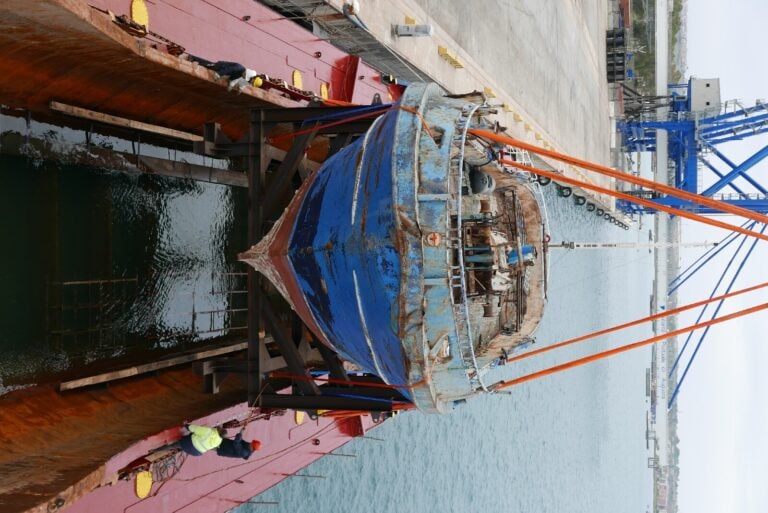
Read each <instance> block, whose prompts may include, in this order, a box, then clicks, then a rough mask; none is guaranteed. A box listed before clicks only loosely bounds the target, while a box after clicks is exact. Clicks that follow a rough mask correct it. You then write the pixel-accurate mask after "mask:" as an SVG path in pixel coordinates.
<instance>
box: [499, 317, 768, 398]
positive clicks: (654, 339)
mask: <svg viewBox="0 0 768 513" xmlns="http://www.w3.org/2000/svg"><path fill="white" fill-rule="evenodd" d="M766 308H768V303H763V304H761V305H757V306H753V307H751V308H746V309H744V310H739V311H738V312H734V313H732V314H728V315H724V316H722V317H718V318H717V319H712V320H709V321H705V322H702V323H699V324H694V325H693V326H688V327H687V328H681V329H679V330H675V331H672V332H669V333H662V334H661V335H657V336H655V337H651V338H648V339H645V340H641V341H640V342H634V343H632V344H627V345H624V346H621V347H617V348H615V349H610V350H608V351H603V352H601V353H596V354H593V355H591V356H587V357H585V358H579V359H577V360H572V361H570V362H567V363H563V364H561V365H555V366H554V367H549V368H548V369H544V370H540V371H538V372H534V373H532V374H527V375H525V376H520V377H519V378H515V379H512V380H509V381H502V382H499V383H498V384H497V385H494V386H492V387H491V388H492V389H493V390H500V389H502V388H508V387H511V386H513V385H519V384H520V383H525V382H526V381H532V380H534V379H538V378H541V377H544V376H549V375H550V374H555V373H557V372H562V371H564V370H567V369H572V368H574V367H579V366H581V365H584V364H587V363H591V362H595V361H597V360H602V359H604V358H608V357H609V356H614V355H617V354H620V353H625V352H627V351H631V350H632V349H637V348H638V347H643V346H647V345H650V344H654V343H656V342H659V341H661V340H665V339H668V338H671V337H675V336H677V335H682V334H683V333H688V332H689V331H694V330H697V329H699V328H704V327H706V326H713V325H715V324H720V323H722V322H727V321H730V320H733V319H736V318H739V317H743V316H745V315H749V314H751V313H755V312H759V311H760V310H765V309H766Z"/></svg>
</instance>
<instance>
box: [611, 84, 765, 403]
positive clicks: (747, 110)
mask: <svg viewBox="0 0 768 513" xmlns="http://www.w3.org/2000/svg"><path fill="white" fill-rule="evenodd" d="M631 92H633V93H634V91H631ZM669 93H670V94H669V96H667V97H662V98H660V97H653V98H633V101H634V102H635V104H636V107H635V111H634V112H629V113H628V114H629V115H628V118H632V119H626V120H625V121H623V122H621V123H620V124H619V130H620V131H621V133H622V139H623V143H624V145H625V148H626V150H627V151H628V152H639V151H656V150H657V148H658V146H659V137H658V136H659V131H660V130H663V131H665V132H666V134H667V156H668V160H669V165H670V166H671V169H673V170H674V186H675V187H677V188H678V189H683V190H685V191H688V192H692V193H695V194H701V195H703V196H707V197H712V198H714V199H718V200H720V201H724V202H727V203H730V204H732V205H738V206H740V207H743V208H747V209H750V210H753V211H755V212H760V213H766V212H768V190H766V188H765V187H763V186H762V185H761V184H760V182H758V181H757V180H755V179H754V178H753V177H751V176H750V175H749V174H748V172H749V171H750V170H752V169H753V168H755V166H756V165H757V164H759V163H760V162H762V161H763V160H764V159H765V158H766V157H768V145H766V146H764V147H763V148H761V149H759V150H757V151H756V152H755V153H754V154H752V155H750V156H749V157H747V158H746V159H744V160H743V161H742V162H740V163H737V162H735V161H734V159H731V158H729V157H728V156H727V155H726V150H725V147H724V145H725V144H726V143H730V142H732V141H739V140H745V139H748V138H754V137H757V136H760V135H761V134H766V133H768V104H765V103H763V102H760V101H758V102H756V103H755V105H754V106H751V107H744V106H742V105H740V104H738V103H737V102H726V103H725V104H722V103H721V101H720V83H719V80H717V79H694V78H691V79H689V80H688V83H687V84H673V85H670V87H669ZM635 94H636V93H635ZM659 107H668V114H667V115H666V119H654V118H651V117H650V116H648V113H649V112H653V111H654V110H657V109H658V108H659ZM659 165H663V164H661V163H659ZM706 172H711V173H713V174H714V176H712V175H709V176H707V179H706V180H705V179H703V178H704V173H706ZM737 180H738V181H737ZM705 182H706V183H705ZM726 190H727V192H726ZM628 192H629V193H630V194H634V195H640V196H643V197H645V198H646V199H651V201H653V202H654V203H658V204H660V205H669V206H673V207H676V208H680V209H686V210H690V211H692V212H696V213H699V214H705V215H706V214H719V213H721V212H719V211H716V210H714V209H712V208H710V207H705V206H701V205H696V204H693V203H690V202H687V201H685V200H681V199H678V198H672V197H666V196H662V195H659V194H658V193H655V192H651V191H645V190H635V191H628ZM617 208H620V209H621V210H623V211H624V212H626V213H654V212H656V210H655V209H653V208H650V207H644V206H640V205H633V204H631V203H629V202H626V201H619V202H617ZM747 224H749V223H745V224H744V225H742V226H746V225H747ZM755 224H756V223H754V222H752V223H751V224H750V227H751V228H753V227H755ZM766 228H768V225H763V226H762V228H761V230H760V233H763V232H765V230H766ZM738 238H739V236H737V234H735V233H734V234H731V235H728V236H727V237H726V238H725V239H724V240H723V241H721V242H722V243H721V244H719V245H717V247H716V248H712V249H711V250H709V251H707V253H705V254H704V255H702V257H701V258H700V259H699V260H697V261H696V262H694V264H692V266H691V267H689V268H688V269H686V270H685V271H683V272H682V273H681V274H680V275H679V276H677V277H676V278H675V279H674V280H672V282H671V283H670V284H669V286H668V290H667V293H668V295H671V294H673V293H674V292H675V291H676V290H677V289H678V288H679V287H680V286H681V285H683V284H684V283H685V282H686V281H687V280H688V279H689V278H690V277H692V276H693V275H694V274H696V272H697V271H699V270H700V269H701V268H703V267H704V266H705V265H706V264H707V263H708V262H709V261H710V260H711V259H712V258H713V257H714V256H715V255H717V253H719V252H721V251H722V250H724V249H725V247H726V246H728V245H729V244H730V243H731V242H734V241H735V240H736V239H738ZM746 242H747V240H746V237H742V240H741V242H740V244H739V246H738V248H737V249H736V251H735V253H734V254H733V255H732V256H731V257H730V258H729V259H728V261H727V263H726V266H725V269H724V270H723V271H722V273H721V275H720V277H719V278H718V279H717V283H716V284H715V285H714V287H713V288H712V293H711V295H710V297H713V296H714V295H715V294H716V293H717V291H718V289H719V288H720V287H721V285H723V284H724V283H725V281H726V275H730V280H729V282H728V283H727V288H726V293H727V292H729V291H730V290H731V288H732V287H733V286H734V283H735V282H736V280H737V279H738V277H739V275H740V273H741V271H742V270H743V268H744V266H745V264H746V262H747V261H748V260H749V257H750V255H751V254H752V251H753V250H754V248H755V245H756V243H757V240H753V241H752V244H751V247H749V249H748V250H747V251H746V254H742V247H744V246H745V243H746ZM707 255H708V256H707ZM702 260H703V261H702ZM737 262H738V264H737ZM732 266H735V267H736V269H735V270H734V271H731V272H730V273H729V269H730V268H731V267H732ZM722 304H723V303H722V300H721V301H720V302H719V303H718V304H717V305H716V307H715V309H714V312H713V313H712V314H711V319H715V318H716V317H717V315H718V313H719V311H720V308H721V306H722ZM706 310H707V307H706V306H705V307H704V308H703V309H702V310H701V312H700V313H699V316H698V319H697V320H696V323H697V324H698V323H699V322H700V321H701V320H702V318H703V317H704V315H705V313H706ZM708 332H709V328H708V327H707V328H706V329H705V330H703V332H701V333H700V334H699V336H698V341H697V342H696V343H695V344H694V345H693V349H692V352H691V354H690V355H689V357H688V359H687V363H686V364H685V365H683V366H682V367H680V368H682V374H681V376H680V378H679V380H678V383H677V385H676V386H675V387H674V390H673V391H672V393H671V396H670V397H669V400H668V403H667V407H668V408H671V407H672V406H673V404H674V402H675V399H676V398H677V396H678V393H679V391H680V387H681V386H682V384H683V382H684V381H685V378H686V376H687V374H688V371H689V370H690V367H691V364H692V363H693V361H694V359H695V358H696V355H697V353H698V351H699V349H700V348H701V346H702V343H703V342H704V339H705V338H706V336H707V333H708ZM693 335H694V334H693V332H691V333H689V334H688V337H687V338H686V340H685V343H684V344H683V347H682V348H681V349H680V351H679V354H678V355H677V358H676V359H675V360H674V363H673V364H672V365H671V367H670V369H669V377H672V376H673V375H674V374H675V372H676V371H677V370H678V366H679V364H681V363H683V362H682V361H681V360H682V357H683V353H685V351H686V348H688V346H689V342H691V341H692V340H691V339H692V337H693Z"/></svg>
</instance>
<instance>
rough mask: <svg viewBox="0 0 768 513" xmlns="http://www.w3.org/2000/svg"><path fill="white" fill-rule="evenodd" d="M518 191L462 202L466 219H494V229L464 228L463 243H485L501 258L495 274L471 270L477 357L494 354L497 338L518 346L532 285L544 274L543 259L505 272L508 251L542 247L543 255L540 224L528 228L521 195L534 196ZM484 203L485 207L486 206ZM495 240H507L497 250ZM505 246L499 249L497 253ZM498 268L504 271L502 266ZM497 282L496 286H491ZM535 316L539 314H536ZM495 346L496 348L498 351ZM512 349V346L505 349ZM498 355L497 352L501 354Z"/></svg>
mask: <svg viewBox="0 0 768 513" xmlns="http://www.w3.org/2000/svg"><path fill="white" fill-rule="evenodd" d="M521 189H522V191H525V189H524V188H520V187H508V188H502V189H501V190H499V191H496V192H494V193H493V196H492V198H491V199H490V201H489V200H487V199H483V198H484V197H483V196H479V195H478V196H469V197H468V198H467V199H466V200H465V202H464V208H463V210H464V216H465V217H467V218H471V217H473V216H474V217H478V218H479V217H480V215H481V212H482V210H483V209H487V208H490V215H489V216H488V217H486V219H492V220H493V221H492V222H491V223H492V224H488V223H487V221H481V222H466V221H465V223H464V232H465V233H464V240H465V245H466V246H472V245H480V246H482V245H484V244H485V242H483V241H487V242H490V246H491V247H494V246H496V248H495V251H497V252H498V255H497V263H496V264H494V265H493V268H489V269H486V268H478V267H477V266H475V265H474V264H472V263H469V264H468V265H467V273H466V275H467V289H468V290H467V295H468V300H469V302H470V304H469V311H470V318H471V319H473V344H474V347H475V351H476V352H477V353H478V354H483V353H488V355H489V356H490V357H496V356H498V355H497V354H492V353H493V351H491V350H490V348H489V344H490V343H491V342H492V341H493V340H494V339H496V337H497V336H498V335H499V334H502V335H504V337H505V338H506V339H507V340H506V341H507V343H511V344H512V345H514V344H515V343H516V342H517V341H518V340H517V339H519V338H520V337H519V336H516V334H519V333H521V332H522V331H523V329H524V326H525V323H524V320H525V318H526V314H527V313H528V310H529V301H528V299H529V293H530V287H531V282H532V280H535V281H537V282H538V281H539V280H540V279H541V275H542V272H543V269H542V270H539V269H537V268H536V266H538V267H539V268H541V267H543V265H544V264H543V259H538V260H536V261H535V265H534V266H527V265H523V266H517V267H514V266H507V265H506V262H504V261H503V260H505V258H506V254H507V253H508V252H509V251H512V250H515V248H516V247H518V246H519V247H522V246H523V245H525V244H530V243H533V244H534V245H538V248H537V250H538V252H539V253H538V254H541V251H542V248H541V237H540V236H538V235H539V234H540V233H541V228H540V222H539V223H538V224H534V225H533V226H528V225H527V221H530V220H526V216H525V213H524V212H523V209H524V206H523V203H524V201H521V198H520V194H523V196H525V195H530V192H522V191H521ZM484 203H485V204H484ZM491 232H492V233H493V234H494V235H492V236H491V238H493V237H499V236H503V237H504V238H505V239H506V242H505V243H503V244H498V243H497V244H493V242H498V239H497V240H496V241H491V240H490V239H489V238H488V234H489V233H491ZM498 246H501V247H498ZM499 263H500V265H499ZM492 281H493V283H492ZM499 283H504V284H505V287H506V289H505V290H503V291H499V290H494V289H498V284H499ZM532 313H535V312H532ZM495 345H496V344H494V346H495ZM501 347H505V349H509V348H510V346H509V345H503V346H501ZM499 350H500V349H498V348H497V352H499Z"/></svg>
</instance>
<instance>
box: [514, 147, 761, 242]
mask: <svg viewBox="0 0 768 513" xmlns="http://www.w3.org/2000/svg"><path fill="white" fill-rule="evenodd" d="M499 162H501V163H502V164H505V165H508V166H512V167H516V168H519V169H523V170H525V171H528V172H530V173H533V174H535V175H539V176H547V177H549V178H552V179H553V180H557V181H558V182H563V183H567V184H570V185H576V186H579V187H581V188H583V189H590V190H593V191H596V192H601V193H603V194H608V195H609V196H614V197H616V198H620V199H623V200H626V201H630V202H632V203H638V204H640V205H644V206H646V207H649V208H654V209H656V210H661V211H662V212H667V213H668V214H673V215H676V216H680V217H684V218H686V219H690V220H692V221H698V222H700V223H704V224H708V225H710V226H716V227H718V228H723V229H725V230H729V231H734V232H738V233H741V234H743V235H749V236H750V237H755V238H757V239H760V240H764V241H768V235H766V234H763V233H759V232H753V231H751V230H747V229H746V228H742V227H740V226H734V225H732V224H728V223H724V222H722V221H718V220H716V219H709V218H707V217H704V216H701V215H699V214H694V213H692V212H688V211H687V210H680V209H678V208H674V207H669V206H667V205H661V204H658V203H654V202H652V201H650V200H646V199H643V198H637V197H635V196H630V195H629V194H625V193H623V192H619V191H614V190H611V189H606V188H605V187H600V186H599V185H594V184H591V183H587V182H582V181H580V180H575V179H573V178H568V177H567V176H563V175H560V174H558V173H553V172H551V171H545V170H543V169H539V168H535V167H531V166H526V165H525V164H520V163H519V162H516V161H514V160H507V159H500V160H499Z"/></svg>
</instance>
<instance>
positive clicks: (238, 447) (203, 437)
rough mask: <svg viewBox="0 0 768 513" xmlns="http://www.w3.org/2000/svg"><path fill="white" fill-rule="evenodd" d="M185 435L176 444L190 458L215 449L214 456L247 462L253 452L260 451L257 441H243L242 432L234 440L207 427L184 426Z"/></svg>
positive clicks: (224, 432) (222, 430)
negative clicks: (240, 459)
mask: <svg viewBox="0 0 768 513" xmlns="http://www.w3.org/2000/svg"><path fill="white" fill-rule="evenodd" d="M184 427H185V430H186V431H187V434H185V435H184V436H183V437H182V438H181V440H179V442H178V447H180V448H181V450H182V451H184V452H185V453H187V454H189V455H191V456H202V455H203V454H205V453H206V452H208V451H210V450H212V449H216V454H218V455H219V456H224V457H226V458H242V459H244V460H247V459H248V458H250V457H251V454H253V452H254V451H258V450H259V449H261V442H259V441H258V440H251V441H250V442H249V441H246V440H243V434H242V432H240V433H238V434H237V435H236V436H235V438H234V439H230V438H225V437H224V435H225V434H226V431H225V430H224V429H217V428H212V427H208V426H198V425H197V424H187V425H185V426H184Z"/></svg>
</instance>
